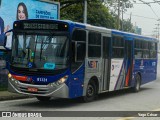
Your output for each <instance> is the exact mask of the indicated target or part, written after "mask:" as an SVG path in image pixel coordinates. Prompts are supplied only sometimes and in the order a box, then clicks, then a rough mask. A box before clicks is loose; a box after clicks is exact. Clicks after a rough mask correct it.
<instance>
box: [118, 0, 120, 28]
mask: <svg viewBox="0 0 160 120" xmlns="http://www.w3.org/2000/svg"><path fill="white" fill-rule="evenodd" d="M119 28H120V0H118V20H117V29H118V30H119Z"/></svg>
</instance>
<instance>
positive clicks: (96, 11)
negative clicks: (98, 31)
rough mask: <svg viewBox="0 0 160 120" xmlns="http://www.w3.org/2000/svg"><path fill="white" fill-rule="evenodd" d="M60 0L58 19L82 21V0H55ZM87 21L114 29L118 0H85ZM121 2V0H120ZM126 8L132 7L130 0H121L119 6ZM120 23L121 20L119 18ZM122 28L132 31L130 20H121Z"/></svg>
mask: <svg viewBox="0 0 160 120" xmlns="http://www.w3.org/2000/svg"><path fill="white" fill-rule="evenodd" d="M55 1H60V10H61V12H60V19H62V20H66V19H67V20H72V21H75V22H83V10H84V0H55ZM87 2H88V7H87V9H88V11H87V23H88V24H91V25H95V26H103V27H106V28H111V29H116V28H117V26H118V24H117V19H118V16H117V11H116V10H117V3H118V0H87ZM121 3H122V0H121ZM122 6H123V7H124V8H123V9H124V10H126V9H127V8H128V7H132V4H131V2H130V0H123V4H120V8H121V9H122ZM120 23H122V20H120ZM123 30H124V31H129V32H134V30H133V25H132V24H131V23H130V20H123Z"/></svg>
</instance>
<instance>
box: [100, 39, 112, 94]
mask: <svg viewBox="0 0 160 120" xmlns="http://www.w3.org/2000/svg"><path fill="white" fill-rule="evenodd" d="M110 47H111V37H108V36H102V57H103V65H102V69H103V73H102V91H107V90H109V83H110V68H111V54H110V53H111V48H110Z"/></svg>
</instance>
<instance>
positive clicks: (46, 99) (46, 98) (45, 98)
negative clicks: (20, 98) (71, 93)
mask: <svg viewBox="0 0 160 120" xmlns="http://www.w3.org/2000/svg"><path fill="white" fill-rule="evenodd" d="M36 98H37V99H38V100H39V101H49V100H50V99H51V97H46V96H36Z"/></svg>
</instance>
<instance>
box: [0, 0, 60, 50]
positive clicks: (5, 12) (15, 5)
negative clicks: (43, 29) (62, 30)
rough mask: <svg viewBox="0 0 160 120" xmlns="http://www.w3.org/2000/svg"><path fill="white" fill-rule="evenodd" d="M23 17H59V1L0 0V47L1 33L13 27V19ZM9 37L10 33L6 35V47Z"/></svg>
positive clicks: (0, 43)
mask: <svg viewBox="0 0 160 120" xmlns="http://www.w3.org/2000/svg"><path fill="white" fill-rule="evenodd" d="M45 1H46V0H45ZM24 19H59V3H57V2H44V1H43V0H0V46H1V47H2V44H3V40H2V37H3V36H2V34H3V33H4V32H6V31H7V30H9V29H12V28H13V27H12V26H13V22H14V21H16V20H24ZM11 37H12V35H11V34H10V35H7V44H6V47H9V48H10V47H11ZM0 49H1V48H0Z"/></svg>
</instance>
